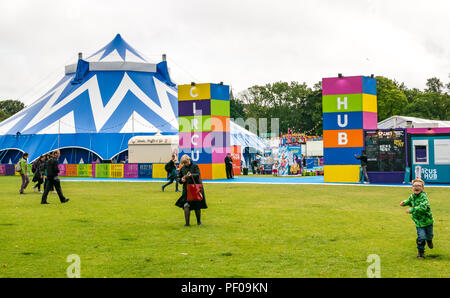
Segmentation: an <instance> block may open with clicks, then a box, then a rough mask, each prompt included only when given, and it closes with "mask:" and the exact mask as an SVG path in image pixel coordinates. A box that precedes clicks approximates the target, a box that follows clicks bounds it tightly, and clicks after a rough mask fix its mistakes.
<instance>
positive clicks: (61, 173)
mask: <svg viewBox="0 0 450 298" xmlns="http://www.w3.org/2000/svg"><path fill="white" fill-rule="evenodd" d="M58 168H59V173H58V176H61V177H64V176H66V175H67V165H65V164H60V165H58Z"/></svg>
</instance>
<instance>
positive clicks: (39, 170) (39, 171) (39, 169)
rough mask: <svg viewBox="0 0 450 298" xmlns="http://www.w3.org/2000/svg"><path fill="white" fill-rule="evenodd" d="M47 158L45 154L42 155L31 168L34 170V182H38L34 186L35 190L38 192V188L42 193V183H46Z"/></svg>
mask: <svg viewBox="0 0 450 298" xmlns="http://www.w3.org/2000/svg"><path fill="white" fill-rule="evenodd" d="M44 166H45V158H44V156H43V155H41V156H40V157H39V158H38V159H37V160H36V161H35V162H34V163H33V166H32V168H31V171H32V172H33V174H34V176H33V182H37V183H36V185H35V186H33V190H34V191H35V192H36V188H37V190H38V191H39V192H40V193H42V191H41V185H42V184H43V183H44V175H45V172H44V171H45V169H44Z"/></svg>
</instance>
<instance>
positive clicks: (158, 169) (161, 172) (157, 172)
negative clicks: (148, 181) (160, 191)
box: [152, 163, 167, 178]
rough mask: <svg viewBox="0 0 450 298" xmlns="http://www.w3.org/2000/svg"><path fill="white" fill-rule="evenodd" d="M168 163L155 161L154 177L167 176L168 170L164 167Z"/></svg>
mask: <svg viewBox="0 0 450 298" xmlns="http://www.w3.org/2000/svg"><path fill="white" fill-rule="evenodd" d="M165 165H166V164H164V163H154V164H153V176H152V177H153V178H167V172H166V169H165V168H164V167H165Z"/></svg>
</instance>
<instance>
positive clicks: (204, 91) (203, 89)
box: [178, 83, 211, 100]
mask: <svg viewBox="0 0 450 298" xmlns="http://www.w3.org/2000/svg"><path fill="white" fill-rule="evenodd" d="M200 99H211V84H210V83H206V84H195V85H194V86H192V85H179V86H178V100H200Z"/></svg>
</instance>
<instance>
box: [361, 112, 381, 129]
mask: <svg viewBox="0 0 450 298" xmlns="http://www.w3.org/2000/svg"><path fill="white" fill-rule="evenodd" d="M363 128H364V129H377V128H378V114H377V113H374V112H363Z"/></svg>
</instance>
